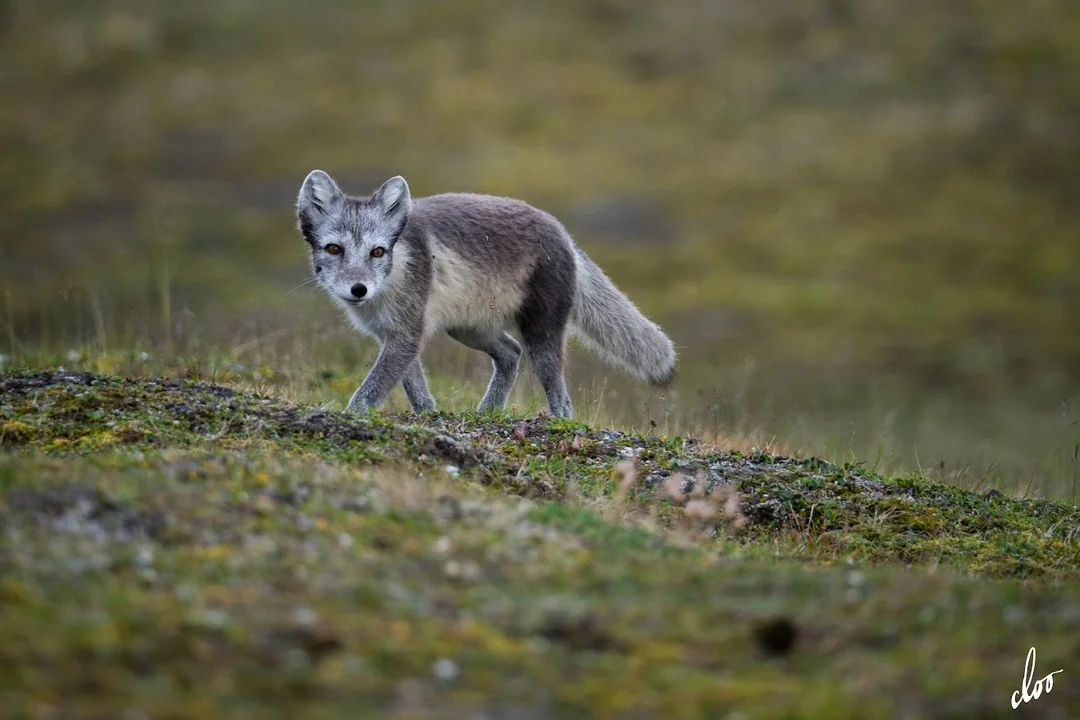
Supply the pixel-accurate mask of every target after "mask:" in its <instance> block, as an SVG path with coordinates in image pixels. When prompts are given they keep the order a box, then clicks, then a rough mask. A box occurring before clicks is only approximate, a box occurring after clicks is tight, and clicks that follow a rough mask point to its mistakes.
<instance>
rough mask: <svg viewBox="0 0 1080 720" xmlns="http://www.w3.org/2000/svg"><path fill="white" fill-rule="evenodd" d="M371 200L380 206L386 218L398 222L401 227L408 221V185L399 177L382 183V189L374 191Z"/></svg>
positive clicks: (409, 204) (409, 209) (410, 202)
mask: <svg viewBox="0 0 1080 720" xmlns="http://www.w3.org/2000/svg"><path fill="white" fill-rule="evenodd" d="M372 199H373V200H374V201H375V202H377V203H379V205H381V206H382V209H383V212H384V213H386V215H387V216H388V217H391V218H393V219H395V220H398V221H399V222H400V223H401V224H402V225H404V224H405V220H408V219H409V213H410V212H412V196H411V195H410V194H409V184H408V183H407V182H405V178H403V177H401V176H400V175H395V176H394V177H392V178H390V179H389V180H387V181H386V182H384V183H383V184H382V187H381V188H379V189H378V190H376V191H375V194H374V195H373V196H372Z"/></svg>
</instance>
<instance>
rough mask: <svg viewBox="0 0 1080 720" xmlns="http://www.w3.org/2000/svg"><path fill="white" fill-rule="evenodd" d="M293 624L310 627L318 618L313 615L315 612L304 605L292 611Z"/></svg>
mask: <svg viewBox="0 0 1080 720" xmlns="http://www.w3.org/2000/svg"><path fill="white" fill-rule="evenodd" d="M292 617H293V622H294V623H296V624H297V625H300V626H302V627H311V626H312V625H314V624H315V623H316V622H317V621H318V619H319V616H318V615H316V614H315V611H314V610H312V609H311V608H309V607H307V606H306V605H300V606H298V607H297V608H295V609H294V610H293V614H292Z"/></svg>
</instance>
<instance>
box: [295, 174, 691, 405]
mask: <svg viewBox="0 0 1080 720" xmlns="http://www.w3.org/2000/svg"><path fill="white" fill-rule="evenodd" d="M296 214H297V220H298V225H299V230H300V234H301V235H303V237H304V239H305V240H306V241H307V243H308V245H310V247H311V263H312V268H313V270H314V273H315V278H316V280H317V281H318V284H319V285H320V286H321V287H322V288H323V289H324V290H325V291H326V292H327V293H329V295H330V297H331V298H333V299H334V301H335V302H337V304H338V305H340V306H341V307H342V308H343V309H344V310H345V312H346V313H347V314H348V317H349V319H350V320H351V321H352V323H353V325H355V326H356V328H357V329H358V330H359V331H360V332H362V333H364V334H366V335H370V336H372V337H374V338H375V339H376V340H377V341H378V342H379V345H380V346H381V349H380V352H379V355H378V358H377V359H376V360H375V363H374V365H373V366H372V368H371V371H370V372H369V373H368V376H367V378H366V379H365V380H364V382H363V383H362V384H361V385H360V387H359V388H358V389H357V390H356V392H355V393H353V396H352V398H351V399H350V400H349V410H351V411H354V412H356V411H359V412H366V411H367V410H368V409H369V408H372V407H377V406H379V405H380V404H381V403H382V401H383V400H385V398H386V396H387V395H388V394H389V393H390V391H391V390H392V389H393V387H394V385H395V384H396V383H398V382H401V384H402V387H403V388H404V390H405V394H406V396H407V397H408V399H409V403H410V404H411V405H412V408H413V411H415V412H422V411H424V410H433V409H434V408H435V400H434V398H432V396H431V393H430V391H429V390H428V385H427V380H426V378H425V377H424V369H423V366H422V365H421V363H420V351H421V349H422V347H423V345H424V343H425V341H426V340H428V339H429V338H431V337H432V336H433V335H435V334H436V333H438V332H443V331H445V332H446V333H447V334H448V335H449V336H450V337H452V338H453V339H455V340H457V341H458V342H460V343H462V344H464V345H466V346H467V347H470V348H473V349H474V350H480V351H482V352H485V353H487V354H488V355H489V356H491V360H492V364H493V366H494V373H493V374H492V376H491V382H490V383H489V384H488V388H487V392H486V393H485V394H484V397H483V399H482V400H481V401H480V404H479V405H478V406H477V411H479V412H484V411H489V410H498V409H502V408H504V407H505V405H506V400H507V397H508V396H509V395H510V390H511V388H512V387H513V385H514V380H515V378H516V377H517V371H518V363H519V361H520V359H521V345H519V344H518V342H517V341H516V340H515V339H514V338H513V337H512V336H511V335H510V334H509V333H508V332H507V330H509V329H516V330H517V332H518V333H520V336H521V340H522V342H523V343H524V345H525V351H526V352H527V353H528V356H529V361H530V363H531V365H532V368H533V371H534V372H535V373H536V377H537V378H538V379H539V381H540V384H541V385H542V386H543V388H544V393H545V395H546V396H547V402H548V408H549V411H550V413H551V414H552V415H553V416H560V417H572V416H573V407H572V405H571V402H570V396H569V394H568V393H567V391H566V379H565V376H564V373H563V362H564V353H565V341H566V334H567V330H568V329H571V330H573V331H574V332H575V335H577V336H578V337H580V338H581V339H582V340H584V341H585V343H586V344H587V345H589V346H591V347H592V348H593V349H594V350H596V351H597V352H598V353H599V354H600V356H601V357H603V358H604V359H605V360H606V361H608V362H609V363H610V364H612V365H614V366H616V367H618V368H620V369H622V370H624V371H626V372H628V373H630V374H631V375H633V376H635V377H637V378H639V379H641V380H645V381H648V382H649V383H650V384H652V385H656V386H664V385H667V384H668V383H670V382H671V380H672V379H673V378H674V375H675V347H674V345H673V344H672V342H671V340H670V339H668V337H667V336H666V335H665V334H664V332H663V331H662V330H661V329H660V328H659V327H658V326H657V325H655V324H653V323H652V322H651V321H649V320H648V319H647V318H645V316H643V315H642V314H641V313H640V312H639V311H638V309H637V308H636V307H635V306H634V304H633V303H632V302H630V300H629V299H628V298H627V297H626V295H624V294H623V293H622V292H621V291H620V290H619V289H618V288H616V287H615V285H614V284H613V283H612V282H611V280H610V279H608V277H607V276H606V275H604V273H603V271H602V270H601V269H600V268H599V267H597V265H596V264H595V263H593V261H592V260H590V259H589V258H588V256H586V255H585V253H584V252H582V251H581V249H580V248H578V247H577V246H576V245H575V244H574V241H573V240H572V239H571V238H570V234H569V233H568V232H567V231H566V228H564V227H563V225H562V224H561V223H560V222H559V221H558V220H556V219H555V218H554V217H553V216H551V215H550V214H548V213H546V212H544V211H543V210H539V209H537V208H535V207H533V206H531V205H529V204H527V203H525V202H523V201H521V200H514V199H511V198H503V197H495V196H491V195H475V194H467V193H448V194H443V195H433V196H431V197H424V198H416V199H415V200H414V199H412V197H411V196H410V193H409V186H408V184H407V183H406V182H405V179H404V178H402V177H401V176H396V177H393V178H391V179H389V180H387V181H386V182H385V183H384V184H383V185H382V187H380V188H379V189H378V190H376V191H375V193H374V194H373V195H371V196H370V197H355V196H351V195H347V194H345V193H344V192H342V190H341V189H340V188H339V187H338V185H337V183H336V182H335V181H334V180H333V179H332V178H331V177H330V176H329V175H328V174H326V173H325V172H323V171H322V170H313V171H312V172H311V173H310V174H309V175H308V176H307V178H305V179H304V183H303V185H302V186H301V188H300V196H299V198H298V200H297V207H296Z"/></svg>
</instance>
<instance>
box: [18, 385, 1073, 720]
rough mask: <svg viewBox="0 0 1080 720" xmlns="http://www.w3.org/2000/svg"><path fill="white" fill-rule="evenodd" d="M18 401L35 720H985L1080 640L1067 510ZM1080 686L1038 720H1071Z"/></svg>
mask: <svg viewBox="0 0 1080 720" xmlns="http://www.w3.org/2000/svg"><path fill="white" fill-rule="evenodd" d="M0 383H2V387H3V388H4V390H3V392H2V394H0V417H5V418H7V417H19V418H20V420H19V421H18V422H20V423H22V424H23V425H25V426H26V428H28V430H26V431H25V432H24V434H23V435H22V440H21V441H20V443H19V444H18V445H12V446H10V447H9V448H8V447H6V449H5V452H4V454H0V527H2V528H3V529H4V532H5V535H4V538H5V542H4V544H2V545H0V564H2V565H3V567H4V570H5V572H4V573H3V577H2V579H0V605H2V607H3V612H4V616H5V618H6V620H7V621H6V622H5V623H3V624H0V692H2V693H3V694H4V695H5V697H8V698H11V702H12V703H13V704H12V705H11V707H12V708H13V710H14V712H15V716H19V713H23V714H24V715H26V714H29V713H33V712H38V711H40V710H41V708H42V707H44V705H49V706H58V704H59V703H60V702H61V700H60V698H62V702H63V707H64V708H65V711H68V712H71V713H74V714H77V715H88V714H94V713H97V714H102V713H104V714H108V715H114V714H118V713H121V712H124V711H127V712H137V711H141V712H146V713H152V712H155V711H159V710H160V709H161V708H164V707H167V708H169V712H171V713H172V714H173V715H174V716H176V717H227V716H235V714H236V712H238V708H240V709H242V710H243V711H244V712H246V713H249V714H251V715H252V716H258V717H290V716H297V715H303V714H310V713H316V714H318V715H319V716H320V717H342V718H345V717H349V718H355V717H368V716H370V717H380V716H387V715H388V714H393V713H395V712H398V711H399V710H400V709H401V707H402V705H401V704H402V703H404V702H408V703H410V707H412V708H413V709H414V710H415V712H414V713H413V714H414V715H415V716H417V717H473V716H475V715H476V714H477V713H478V712H487V713H489V714H490V713H494V712H507V713H510V714H514V713H518V712H519V711H520V712H525V709H527V708H534V709H535V708H544V709H545V712H550V713H551V714H552V715H553V716H555V717H559V718H586V717H608V716H610V717H621V716H627V715H633V716H637V715H641V716H648V717H671V718H680V717H686V718H695V717H717V716H723V715H724V714H726V713H730V712H732V711H739V712H742V713H744V714H747V715H750V716H754V717H758V716H763V717H791V718H808V719H809V718H819V717H837V718H863V717H868V716H880V717H889V716H894V715H896V714H898V713H900V712H904V711H907V710H910V709H911V708H912V707H920V708H935V709H936V710H935V711H941V712H947V713H951V714H954V715H957V716H970V715H971V714H972V713H977V712H980V711H981V709H985V708H986V707H987V706H986V705H985V704H984V698H985V697H997V696H998V695H1000V689H1001V686H1002V683H1003V682H1006V681H1005V680H1003V678H1007V679H1009V680H1008V683H1014V681H1015V682H1018V678H1019V677H1020V672H1021V671H1022V665H1023V649H1024V648H1026V647H1027V646H1029V645H1030V644H1035V645H1037V647H1038V649H1039V658H1040V663H1041V662H1043V660H1044V659H1045V661H1046V662H1047V664H1048V666H1049V665H1055V666H1057V664H1059V663H1063V662H1065V659H1066V658H1067V657H1071V655H1070V653H1071V652H1072V650H1073V640H1072V638H1074V637H1075V636H1076V633H1077V631H1080V625H1077V622H1076V616H1075V613H1070V612H1068V611H1067V610H1068V608H1069V607H1071V604H1075V598H1074V597H1072V594H1071V592H1070V591H1069V588H1070V587H1071V584H1070V581H1076V580H1077V579H1078V576H1077V567H1078V566H1077V562H1076V559H1077V556H1078V547H1077V538H1076V537H1075V533H1073V530H1074V529H1075V527H1076V526H1077V524H1078V523H1080V508H1077V507H1075V506H1070V505H1065V504H1062V503H1053V502H1041V501H1039V502H1036V501H1031V500H1017V499H1013V498H1009V497H1004V496H997V495H993V494H988V495H977V494H974V493H970V492H965V491H962V490H959V489H957V488H955V487H951V486H948V485H944V484H941V483H937V482H934V481H932V480H929V479H927V478H925V477H922V476H919V475H914V476H905V477H901V478H892V479H889V478H883V477H880V476H878V475H876V474H874V473H871V472H868V471H867V470H865V469H864V468H860V467H857V466H835V465H831V464H829V463H825V462H821V461H809V460H793V459H789V458H785V457H782V456H779V455H766V454H764V453H756V454H753V455H750V456H743V455H741V454H739V453H725V452H718V451H715V450H711V449H708V448H703V447H702V446H700V445H699V444H697V443H694V442H691V441H689V440H687V439H680V438H659V437H647V436H643V435H640V434H633V433H623V432H618V431H613V430H603V429H596V428H592V427H589V426H586V425H583V424H580V423H566V422H562V421H559V422H556V421H552V420H550V419H547V418H527V419H523V420H522V419H510V418H508V417H500V416H495V417H489V416H477V415H473V414H469V415H462V416H456V415H453V414H451V413H446V412H440V413H433V414H429V415H424V416H419V417H418V416H412V415H394V414H386V413H377V414H373V415H370V416H366V417H355V416H349V415H345V414H340V413H327V412H323V411H320V410H317V409H315V408H305V407H296V406H292V405H289V404H287V403H284V402H282V401H280V400H275V399H272V398H268V397H264V396H260V395H258V394H254V393H250V392H244V391H241V390H238V389H236V388H230V387H223V386H220V385H213V384H208V383H198V382H185V381H172V380H129V379H121V378H117V377H107V376H100V375H91V374H70V373H69V374H61V373H57V372H55V371H34V372H22V373H19V374H16V375H0ZM515 429H520V431H522V432H524V435H525V438H526V440H525V442H524V443H519V442H517V441H516V440H514V439H513V434H514V432H515ZM575 437H578V438H580V439H581V441H580V442H579V443H578V447H577V448H576V449H574V448H573V441H574V438H575ZM86 438H89V439H90V440H87V441H86V442H83V440H84V439H86ZM106 438H108V442H104V440H105V439H106ZM564 442H565V443H566V445H567V449H566V450H565V451H564V450H563V449H562V448H563V443H564ZM58 444H59V445H58ZM586 449H587V450H586ZM635 449H640V450H641V452H639V453H638V466H637V475H636V484H635V485H634V487H632V488H630V489H629V492H624V491H625V490H626V488H620V487H619V482H618V481H617V480H616V473H615V467H616V465H618V464H619V463H621V462H623V461H624V460H625V458H626V456H627V455H628V453H632V452H633V450H635ZM449 466H453V468H455V469H451V470H449V471H448V467H449ZM674 468H679V469H680V470H681V471H682V472H685V473H687V474H688V475H689V476H698V477H700V478H702V479H703V482H702V483H701V484H700V488H701V490H699V491H697V492H699V493H702V492H705V491H708V492H705V494H704V495H701V494H699V495H697V496H695V497H696V498H697V499H699V500H700V499H704V498H708V497H712V495H711V494H710V493H718V492H720V490H716V489H715V486H717V485H718V484H719V485H721V486H725V487H732V488H734V489H735V490H736V493H737V496H738V499H739V505H740V507H739V512H740V513H742V514H744V515H745V519H746V522H747V524H746V525H745V527H743V528H742V530H741V532H738V533H735V534H730V531H731V527H729V526H728V524H727V523H726V522H724V521H722V520H721V519H719V518H711V519H708V520H707V521H706V522H704V523H701V522H688V517H687V515H686V513H685V512H684V510H683V508H682V507H680V506H679V505H677V504H676V503H674V502H673V501H672V499H671V498H669V497H668V496H667V495H666V494H665V493H664V491H663V490H662V489H661V488H662V486H663V482H664V480H665V479H667V478H668V477H670V475H671V474H672V473H673V472H675V470H674ZM620 480H621V478H620ZM16 537H17V538H18V542H10V539H11V538H16ZM907 564H915V567H905V566H906V565H907ZM974 576H979V577H974ZM1016 578H1024V582H1019V581H1017V580H1016ZM781 620H783V621H788V622H790V623H792V624H793V625H794V627H795V628H796V629H797V640H796V643H795V645H794V647H793V648H791V649H778V647H777V646H776V642H777V641H776V640H774V639H770V638H771V637H772V635H770V632H769V630H768V628H770V627H772V626H774V625H776V623H777V622H779V621H781ZM1017 636H1022V638H1023V643H1024V645H1023V647H1022V648H1021V650H1017V643H1016V637H1017ZM928 654H929V655H932V656H933V657H935V658H936V661H935V663H933V664H932V665H930V664H927V663H926V662H925V658H926V657H927V656H928ZM961 686H962V687H964V688H965V692H963V693H959V694H958V693H956V691H955V690H956V688H957V687H961ZM1070 687H1071V686H1068V685H1067V684H1060V685H1058V686H1056V687H1055V689H1054V691H1053V692H1052V693H1051V694H1048V695H1045V696H1044V697H1043V698H1041V699H1040V701H1039V702H1040V709H1042V710H1045V711H1046V712H1050V713H1053V712H1056V711H1058V710H1061V711H1062V712H1064V711H1065V708H1068V707H1071V706H1072V705H1073V704H1074V703H1075V702H1076V700H1077V696H1076V695H1075V692H1073V691H1072V690H1071V689H1070ZM403 698H405V699H403ZM43 703H44V705H43ZM994 707H996V705H995V706H994Z"/></svg>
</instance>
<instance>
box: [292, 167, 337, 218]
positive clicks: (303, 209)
mask: <svg viewBox="0 0 1080 720" xmlns="http://www.w3.org/2000/svg"><path fill="white" fill-rule="evenodd" d="M344 199H345V193H343V192H341V188H339V187H338V186H337V183H336V182H334V179H333V178H332V177H330V176H329V175H327V174H326V173H325V172H323V171H322V170H312V171H311V172H310V173H308V176H307V177H306V178H304V184H303V185H301V186H300V197H299V198H297V200H296V209H297V212H299V213H300V214H301V215H304V214H308V215H310V214H313V213H314V214H322V215H329V214H330V211H331V210H332V209H333V208H334V207H335V206H336V205H337V204H338V203H340V202H341V201H342V200H344Z"/></svg>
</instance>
